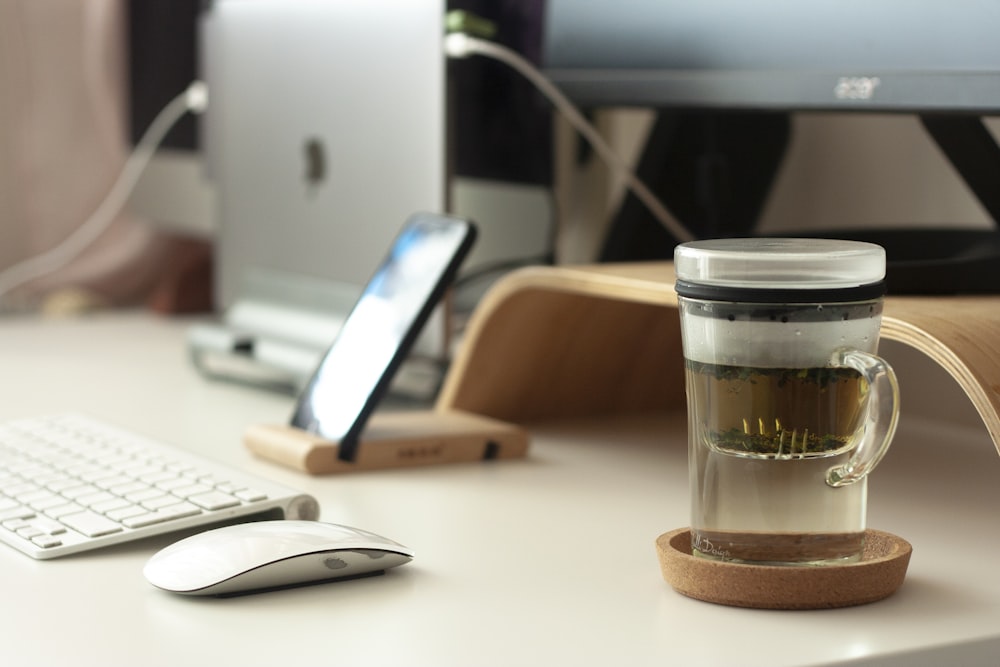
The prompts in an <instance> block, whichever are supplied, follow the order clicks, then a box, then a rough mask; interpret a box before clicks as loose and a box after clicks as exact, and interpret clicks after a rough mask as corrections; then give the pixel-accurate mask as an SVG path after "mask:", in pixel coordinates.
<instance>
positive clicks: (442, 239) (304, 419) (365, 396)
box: [291, 213, 476, 461]
mask: <svg viewBox="0 0 1000 667" xmlns="http://www.w3.org/2000/svg"><path fill="white" fill-rule="evenodd" d="M475 236H476V229H475V227H474V226H473V225H472V223H471V222H469V221H467V220H461V219H458V218H450V217H444V216H439V215H432V214H426V213H418V214H415V215H413V216H411V217H410V218H409V219H408V220H407V222H406V224H405V225H404V226H403V229H402V230H401V231H400V233H399V235H398V236H397V237H396V239H395V241H393V244H392V247H391V248H390V250H389V254H388V255H387V256H386V258H385V259H384V260H383V261H382V263H381V265H379V267H378V269H377V270H376V271H375V274H374V275H373V276H372V278H371V280H370V281H369V282H368V284H367V285H366V286H365V289H364V291H363V292H362V293H361V297H360V298H359V299H358V301H357V303H356V304H355V305H354V308H353V309H352V310H351V312H350V314H349V315H348V317H347V320H346V321H345V322H344V324H343V326H342V327H341V329H340V332H339V333H338V335H337V338H336V339H335V340H334V341H333V344H332V345H331V346H330V348H329V350H327V352H326V355H325V356H324V358H323V360H322V361H321V362H320V364H319V367H318V368H317V369H316V372H315V373H314V374H313V376H312V378H311V379H310V380H309V382H308V383H307V384H306V387H305V389H304V390H303V391H302V393H301V394H300V396H299V399H298V402H297V404H296V407H295V411H294V413H293V415H292V420H291V423H292V426H295V427H297V428H301V429H304V430H306V431H309V432H312V433H316V434H318V435H320V436H322V437H324V438H327V439H329V440H334V441H337V442H338V443H339V449H338V452H339V454H338V455H339V457H340V458H341V459H343V460H347V461H352V460H354V455H355V452H356V449H357V440H358V436H359V435H360V432H361V430H362V428H363V427H364V424H365V422H366V421H367V419H368V416H369V415H370V414H371V412H372V410H373V409H374V408H375V406H376V405H377V403H378V401H379V399H380V398H381V397H382V395H383V394H384V393H385V390H386V389H387V388H388V386H389V383H390V382H391V380H392V376H393V375H394V373H395V371H396V369H397V367H398V366H399V364H400V363H401V362H402V361H403V359H404V358H405V357H406V355H407V354H408V353H409V351H410V348H411V347H412V346H413V342H414V340H415V339H416V337H417V335H418V334H419V333H420V329H421V328H422V327H423V325H424V323H425V322H426V321H427V318H428V317H429V316H430V314H431V312H432V310H433V308H434V306H435V305H436V304H437V302H438V301H439V300H440V299H441V296H442V295H443V293H444V291H445V289H446V288H447V287H448V284H449V283H450V282H451V281H452V280H453V279H454V276H455V273H456V272H457V271H458V267H459V266H460V265H461V263H462V260H463V259H465V256H466V255H467V254H468V252H469V250H470V248H471V247H472V244H473V242H474V240H475Z"/></svg>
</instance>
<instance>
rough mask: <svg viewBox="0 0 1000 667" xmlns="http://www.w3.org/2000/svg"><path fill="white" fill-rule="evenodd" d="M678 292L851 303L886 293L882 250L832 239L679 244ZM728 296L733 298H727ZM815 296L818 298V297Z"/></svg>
mask: <svg viewBox="0 0 1000 667" xmlns="http://www.w3.org/2000/svg"><path fill="white" fill-rule="evenodd" d="M674 268H675V270H676V272H677V292H678V294H681V295H682V296H692V297H695V298H732V299H733V300H738V301H746V300H750V299H749V298H748V297H749V296H750V294H748V293H747V292H748V291H749V292H752V293H754V294H755V295H756V293H758V292H760V293H761V294H763V295H764V296H765V297H768V296H769V293H770V292H775V294H770V297H774V298H767V301H773V300H787V299H788V298H789V297H786V296H779V294H777V293H781V295H784V294H790V297H791V298H792V299H794V300H798V298H799V297H805V296H806V294H805V293H806V292H809V295H808V296H809V298H810V299H815V298H818V297H822V299H823V300H828V299H829V298H833V297H835V296H837V295H838V293H840V292H841V291H846V292H845V293H844V294H841V295H840V296H843V297H848V298H850V299H851V300H855V299H860V298H867V296H868V295H871V296H873V297H877V296H881V295H882V294H884V292H885V282H884V280H885V250H884V249H883V248H882V247H881V246H878V245H875V244H873V243H863V242H861V241H844V240H835V239H803V238H737V239H712V240H706V241H692V242H689V243H682V244H680V245H678V246H677V247H676V248H675V250H674ZM730 292H732V294H733V296H732V297H727V296H726V295H727V294H729V293H730ZM816 293H818V294H816Z"/></svg>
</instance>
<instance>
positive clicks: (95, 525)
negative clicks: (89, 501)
mask: <svg viewBox="0 0 1000 667" xmlns="http://www.w3.org/2000/svg"><path fill="white" fill-rule="evenodd" d="M59 520H60V521H62V522H63V523H64V524H66V525H67V526H69V527H70V528H72V529H73V530H75V531H77V532H79V533H83V534H84V535H86V536H87V537H97V536H99V535H110V534H111V533H117V532H119V531H120V530H122V527H121V526H120V525H119V524H118V523H117V522H115V521H112V520H111V519H109V518H107V517H106V516H102V515H100V514H97V513H96V512H91V511H89V510H88V511H86V512H77V513H76V514H66V515H64V516H62V517H60V519H59Z"/></svg>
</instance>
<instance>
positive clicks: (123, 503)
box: [0, 415, 319, 559]
mask: <svg viewBox="0 0 1000 667" xmlns="http://www.w3.org/2000/svg"><path fill="white" fill-rule="evenodd" d="M252 515H261V516H262V517H267V518H288V519H310V520H311V519H316V518H318V516H319V505H318V503H317V502H316V500H315V499H314V498H313V497H312V496H308V495H305V494H302V493H299V492H297V491H295V490H293V489H289V488H286V487H283V486H280V485H278V484H275V483H273V482H269V481H267V480H265V479H261V478H258V477H252V476H250V475H248V474H246V473H243V472H241V471H239V470H236V469H234V468H232V467H229V466H226V465H222V464H219V463H215V462H212V461H210V460H208V459H206V458H203V457H200V456H197V455H195V454H193V453H191V452H188V451H185V450H183V449H181V448H179V447H175V446H173V445H169V444H166V443H163V442H158V441H155V440H152V439H150V438H146V437H143V436H140V435H137V434H135V433H131V432H129V431H126V430H122V429H120V428H116V427H114V426H111V425H110V424H107V423H104V422H102V421H99V420H95V419H93V418H88V417H84V416H80V415H56V416H51V417H42V418H32V419H18V420H13V421H7V422H0V541H2V542H5V543H6V544H9V545H10V546H12V547H14V548H15V549H18V550H20V551H22V552H24V553H26V554H28V555H29V556H31V557H33V558H39V559H46V558H55V557H58V556H65V555H67V554H71V553H77V552H79V551H85V550H89V549H96V548H98V547H103V546H108V545H111V544H118V543H121V542H127V541H131V540H137V539H140V538H143V537H148V536H150V535H157V534H161V533H166V532H171V531H175V530H181V529H186V528H192V527H196V526H205V525H208V524H215V523H221V522H225V521H231V520H234V519H238V518H239V517H247V518H249V517H251V516H252Z"/></svg>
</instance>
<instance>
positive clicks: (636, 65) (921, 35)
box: [543, 0, 1000, 114]
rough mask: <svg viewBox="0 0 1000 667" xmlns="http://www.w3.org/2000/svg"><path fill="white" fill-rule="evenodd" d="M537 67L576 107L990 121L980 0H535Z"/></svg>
mask: <svg viewBox="0 0 1000 667" xmlns="http://www.w3.org/2000/svg"><path fill="white" fill-rule="evenodd" d="M544 26H545V31H544V48H543V64H544V67H545V71H546V73H547V74H548V76H549V77H551V78H552V80H553V81H554V82H555V83H556V84H557V85H559V86H560V88H561V89H562V90H563V91H564V92H565V93H566V94H568V95H569V96H570V97H572V98H573V99H575V100H576V101H577V102H578V103H580V104H582V105H585V106H588V105H598V104H600V105H608V104H619V105H622V104H624V105H640V106H655V107H667V106H669V107H672V108H698V109H726V110H738V109H743V110H746V109H756V110H799V111H801V110H810V109H812V110H836V109H841V110H847V109H849V110H866V111H899V112H907V113H913V112H931V111H935V112H948V113H953V112H959V111H960V112H968V113H977V114H984V113H992V112H996V111H998V110H1000V48H998V47H997V42H996V39H995V35H996V33H997V30H998V29H1000V6H998V5H996V4H995V3H989V2H981V1H980V0H931V1H928V0H921V1H918V2H914V1H913V0H813V1H810V2H801V1H799V0H757V1H756V2H745V1H743V0H698V2H691V1H690V0H615V1H614V2H579V1H574V0H547V2H546V14H545V24H544Z"/></svg>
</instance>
